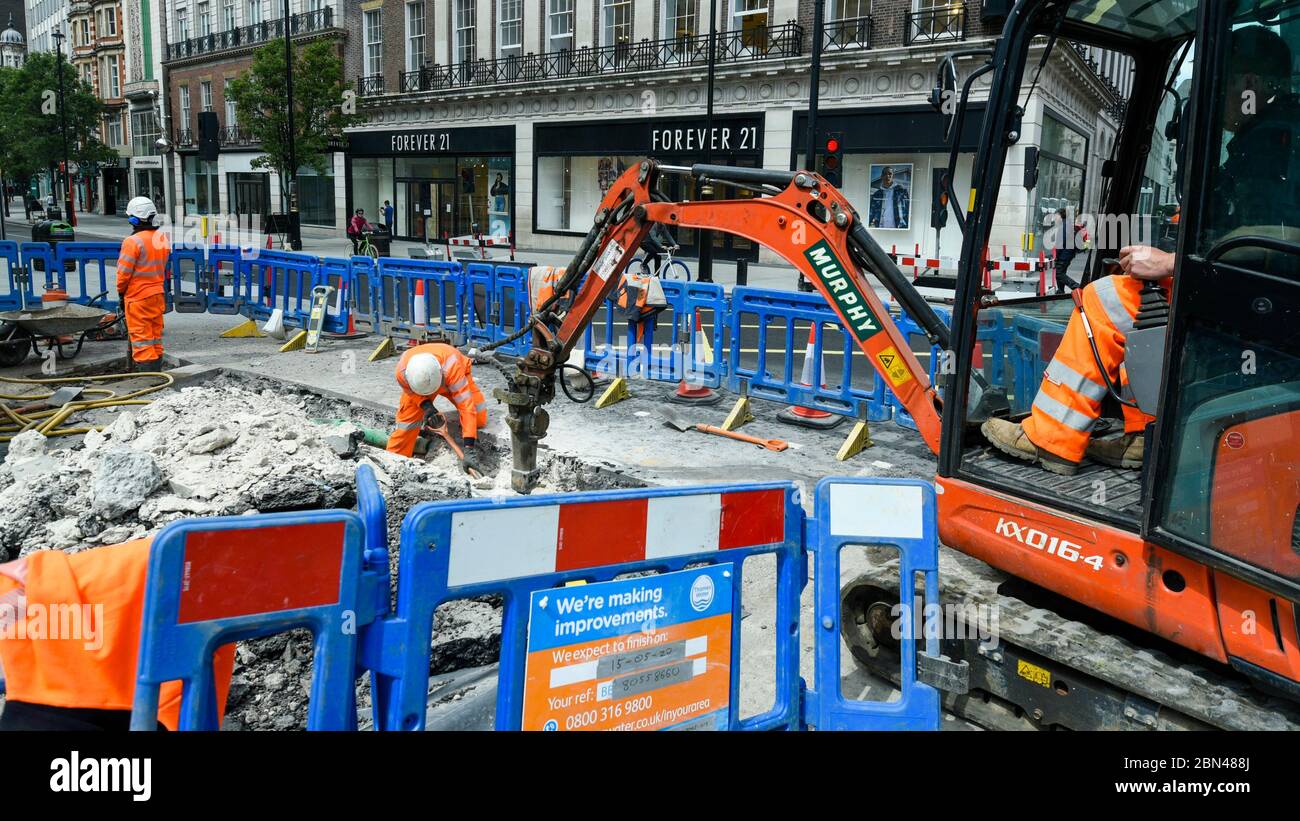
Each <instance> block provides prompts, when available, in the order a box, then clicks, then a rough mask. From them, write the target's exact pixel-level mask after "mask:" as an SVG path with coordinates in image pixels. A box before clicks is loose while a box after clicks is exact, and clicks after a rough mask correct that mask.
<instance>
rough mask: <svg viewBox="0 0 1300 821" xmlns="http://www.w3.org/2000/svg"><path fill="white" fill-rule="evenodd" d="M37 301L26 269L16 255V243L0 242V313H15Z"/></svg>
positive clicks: (10, 241) (9, 241)
mask: <svg viewBox="0 0 1300 821" xmlns="http://www.w3.org/2000/svg"><path fill="white" fill-rule="evenodd" d="M37 301H38V299H37V297H36V295H35V294H34V293H33V292H32V286H31V279H30V278H29V276H28V273H27V269H26V268H24V267H23V264H22V260H21V257H20V256H19V254H18V243H16V242H14V241H12V240H6V241H4V242H0V311H17V310H19V309H21V308H22V307H23V306H25V305H35V304H36V303H37Z"/></svg>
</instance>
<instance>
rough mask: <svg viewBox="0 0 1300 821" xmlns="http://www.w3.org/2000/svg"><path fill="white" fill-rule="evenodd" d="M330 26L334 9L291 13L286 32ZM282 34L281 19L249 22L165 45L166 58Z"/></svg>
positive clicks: (253, 42)
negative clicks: (249, 23)
mask: <svg viewBox="0 0 1300 821" xmlns="http://www.w3.org/2000/svg"><path fill="white" fill-rule="evenodd" d="M333 26H334V9H332V8H328V7H326V8H323V9H317V10H316V11H308V12H304V13H302V14H295V15H293V16H292V17H290V18H289V31H290V32H291V33H293V34H294V35H299V34H310V33H311V32H314V31H324V30H325V29H328V28H332V27H333ZM281 37H284V18H283V17H281V18H277V19H275V20H267V21H265V22H262V23H253V24H252V25H248V26H240V27H239V28H233V29H226V30H225V31H216V32H213V33H211V34H206V35H203V36H201V37H191V38H190V39H188V40H181V41H180V42H177V43H168V44H167V59H168V60H183V59H186V58H188V57H200V56H202V55H204V54H212V53H214V52H219V51H228V50H230V49H235V48H243V47H245V46H256V45H260V44H262V43H267V42H270V41H271V40H275V39H278V38H281Z"/></svg>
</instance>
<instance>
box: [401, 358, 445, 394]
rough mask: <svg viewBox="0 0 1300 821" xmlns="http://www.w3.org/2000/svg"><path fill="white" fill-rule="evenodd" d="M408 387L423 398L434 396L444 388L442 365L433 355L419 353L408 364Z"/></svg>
mask: <svg viewBox="0 0 1300 821" xmlns="http://www.w3.org/2000/svg"><path fill="white" fill-rule="evenodd" d="M406 386H407V387H408V388H410V389H411V390H412V391H414V392H415V393H418V394H419V395H421V396H433V395H434V394H435V393H437V392H438V388H440V387H441V386H442V363H440V362H439V361H438V357H436V356H434V355H433V354H431V353H418V354H416V355H415V356H413V357H411V361H410V362H408V363H406Z"/></svg>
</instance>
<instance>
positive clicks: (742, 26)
mask: <svg viewBox="0 0 1300 821" xmlns="http://www.w3.org/2000/svg"><path fill="white" fill-rule="evenodd" d="M732 18H733V19H732V28H733V29H735V30H736V31H738V32H740V44H741V45H742V46H744V47H745V48H752V49H757V50H765V49H766V48H767V0H736V11H735V14H733V15H732Z"/></svg>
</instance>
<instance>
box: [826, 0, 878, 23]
mask: <svg viewBox="0 0 1300 821" xmlns="http://www.w3.org/2000/svg"><path fill="white" fill-rule="evenodd" d="M870 14H871V0H831V17H830V19H832V20H854V19H857V18H859V17H866V16H868V15H870Z"/></svg>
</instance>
